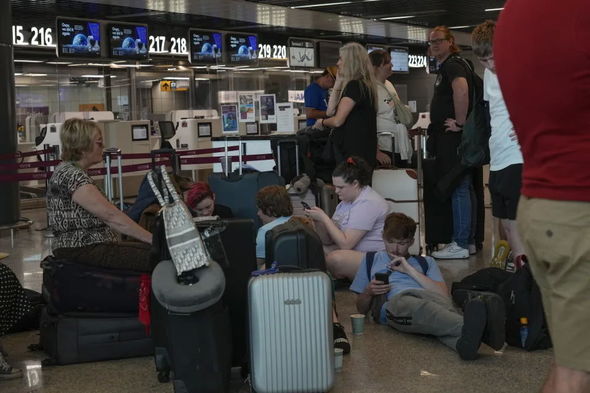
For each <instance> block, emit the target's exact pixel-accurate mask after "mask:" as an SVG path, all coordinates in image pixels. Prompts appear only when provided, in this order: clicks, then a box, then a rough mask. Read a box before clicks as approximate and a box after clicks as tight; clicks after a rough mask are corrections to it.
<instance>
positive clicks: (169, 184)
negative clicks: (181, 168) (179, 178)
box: [160, 165, 180, 202]
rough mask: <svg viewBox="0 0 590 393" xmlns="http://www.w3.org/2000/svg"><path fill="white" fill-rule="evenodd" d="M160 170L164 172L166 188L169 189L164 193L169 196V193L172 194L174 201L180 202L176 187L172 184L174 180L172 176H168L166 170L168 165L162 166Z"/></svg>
mask: <svg viewBox="0 0 590 393" xmlns="http://www.w3.org/2000/svg"><path fill="white" fill-rule="evenodd" d="M160 172H162V178H163V179H164V183H165V184H166V187H165V188H167V189H168V191H164V193H165V194H166V196H168V193H169V194H170V195H172V199H173V200H174V202H178V201H179V200H180V197H179V196H178V193H177V192H176V189H175V188H174V186H173V185H172V182H171V181H170V177H169V176H168V172H166V165H162V166H160Z"/></svg>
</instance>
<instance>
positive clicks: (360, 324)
mask: <svg viewBox="0 0 590 393" xmlns="http://www.w3.org/2000/svg"><path fill="white" fill-rule="evenodd" d="M350 320H351V322H352V334H354V335H355V336H358V335H361V334H363V332H364V331H365V315H364V314H352V315H351V316H350Z"/></svg>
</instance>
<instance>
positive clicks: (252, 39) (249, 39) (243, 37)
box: [225, 33, 258, 63]
mask: <svg viewBox="0 0 590 393" xmlns="http://www.w3.org/2000/svg"><path fill="white" fill-rule="evenodd" d="M225 42H226V45H225V50H226V51H227V60H228V61H229V62H230V63H254V62H256V59H257V54H258V37H257V36H256V35H253V34H231V33H228V34H227V35H226V36H225Z"/></svg>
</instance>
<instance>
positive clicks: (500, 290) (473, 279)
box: [451, 264, 551, 351]
mask: <svg viewBox="0 0 590 393" xmlns="http://www.w3.org/2000/svg"><path fill="white" fill-rule="evenodd" d="M477 292H495V293H497V294H498V295H500V297H501V298H502V299H503V301H504V305H505V307H506V342H507V343H508V344H509V345H512V346H515V347H521V348H522V345H521V341H520V328H521V325H520V318H521V317H526V318H527V319H528V325H527V326H528V336H527V340H526V342H525V345H524V349H526V350H527V351H533V350H535V349H547V348H551V338H550V336H549V329H548V327H547V321H546V319H545V312H544V311H543V303H542V299H541V292H540V290H539V286H538V285H537V283H536V282H535V280H534V278H533V276H532V274H531V271H530V268H529V267H528V265H526V264H525V265H524V266H523V267H522V268H521V269H519V270H517V271H516V273H508V272H506V271H504V270H502V269H498V268H495V267H490V268H486V269H481V270H479V271H477V272H475V273H473V274H471V275H469V276H467V277H465V278H464V279H463V280H461V281H460V282H455V283H453V286H452V289H451V294H452V296H453V301H454V302H455V303H456V304H457V305H459V306H460V307H463V306H464V305H465V303H466V301H467V300H468V299H469V298H471V297H472V296H474V295H477Z"/></svg>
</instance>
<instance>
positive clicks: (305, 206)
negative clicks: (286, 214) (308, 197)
mask: <svg viewBox="0 0 590 393" xmlns="http://www.w3.org/2000/svg"><path fill="white" fill-rule="evenodd" d="M301 206H303V208H304V209H305V210H309V209H311V206H309V205H308V204H307V202H304V201H301Z"/></svg>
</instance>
